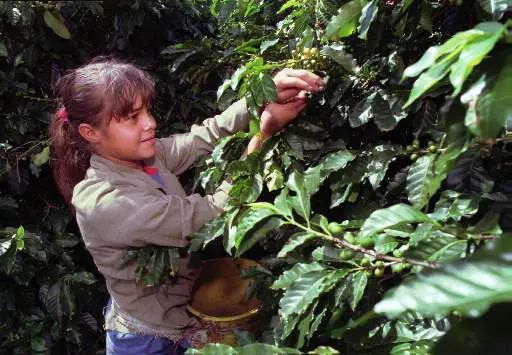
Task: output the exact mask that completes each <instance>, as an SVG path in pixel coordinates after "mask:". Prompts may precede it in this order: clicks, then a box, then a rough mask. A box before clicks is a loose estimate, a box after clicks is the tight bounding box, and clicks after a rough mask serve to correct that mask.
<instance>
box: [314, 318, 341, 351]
mask: <svg viewBox="0 0 512 355" xmlns="http://www.w3.org/2000/svg"><path fill="white" fill-rule="evenodd" d="M324 310H325V309H324ZM308 354H312V355H339V354H340V352H339V351H338V350H336V349H334V348H331V347H330V346H323V345H322V346H319V347H318V348H316V349H315V350H311V351H309V352H308Z"/></svg>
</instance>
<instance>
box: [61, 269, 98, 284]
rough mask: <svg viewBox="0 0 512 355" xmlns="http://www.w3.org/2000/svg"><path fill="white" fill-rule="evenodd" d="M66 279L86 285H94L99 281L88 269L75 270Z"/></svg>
mask: <svg viewBox="0 0 512 355" xmlns="http://www.w3.org/2000/svg"><path fill="white" fill-rule="evenodd" d="M66 280H69V281H71V282H78V283H81V284H84V285H92V284H93V283H95V282H96V281H98V280H96V278H95V277H94V275H93V274H91V273H90V272H87V271H81V272H75V273H74V274H71V275H68V276H66Z"/></svg>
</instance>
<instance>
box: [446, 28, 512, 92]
mask: <svg viewBox="0 0 512 355" xmlns="http://www.w3.org/2000/svg"><path fill="white" fill-rule="evenodd" d="M489 24H490V25H491V24H492V25H494V26H493V27H494V31H493V32H490V33H489V34H487V35H485V36H481V37H479V38H477V39H475V40H473V41H471V42H470V43H468V44H467V45H466V46H465V47H464V49H463V50H462V52H461V53H460V55H459V60H458V61H457V62H456V63H455V64H453V65H452V67H451V73H450V81H451V83H452V85H453V87H454V88H455V91H454V92H453V94H452V96H457V95H458V94H459V93H460V91H461V90H462V85H463V84H464V82H465V81H466V79H467V77H468V76H469V75H470V74H471V72H472V71H473V68H474V67H475V66H477V65H478V64H480V62H481V61H482V60H483V59H484V57H485V56H486V55H487V54H488V53H489V52H490V51H491V50H492V49H493V48H494V46H495V45H496V43H497V42H498V40H499V39H500V38H501V37H502V36H503V34H504V33H506V28H505V26H503V25H501V24H498V23H493V22H490V23H489Z"/></svg>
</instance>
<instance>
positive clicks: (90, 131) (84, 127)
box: [78, 123, 101, 144]
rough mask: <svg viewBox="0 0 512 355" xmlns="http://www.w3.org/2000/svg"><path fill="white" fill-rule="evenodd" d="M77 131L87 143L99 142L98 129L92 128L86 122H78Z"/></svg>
mask: <svg viewBox="0 0 512 355" xmlns="http://www.w3.org/2000/svg"><path fill="white" fill-rule="evenodd" d="M78 132H79V133H80V135H81V136H82V137H83V138H84V139H85V140H86V141H87V142H89V143H93V144H97V143H99V142H100V139H101V135H100V131H99V129H96V128H94V127H93V126H91V125H90V124H88V123H80V125H79V126H78Z"/></svg>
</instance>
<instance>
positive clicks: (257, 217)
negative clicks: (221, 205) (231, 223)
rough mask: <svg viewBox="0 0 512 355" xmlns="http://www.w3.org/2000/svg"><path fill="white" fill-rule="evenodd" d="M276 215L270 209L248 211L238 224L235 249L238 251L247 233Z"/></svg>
mask: <svg viewBox="0 0 512 355" xmlns="http://www.w3.org/2000/svg"><path fill="white" fill-rule="evenodd" d="M272 215H275V212H274V211H273V210H269V209H263V208H261V209H248V210H247V211H246V212H245V213H244V214H243V215H242V217H241V218H240V220H239V221H238V223H237V228H236V233H235V247H236V248H237V249H238V248H239V247H240V243H242V240H243V239H244V237H245V235H246V233H247V232H249V231H250V230H252V229H253V228H255V227H256V224H257V223H259V222H262V221H263V220H265V219H267V218H268V217H270V216H272Z"/></svg>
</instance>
